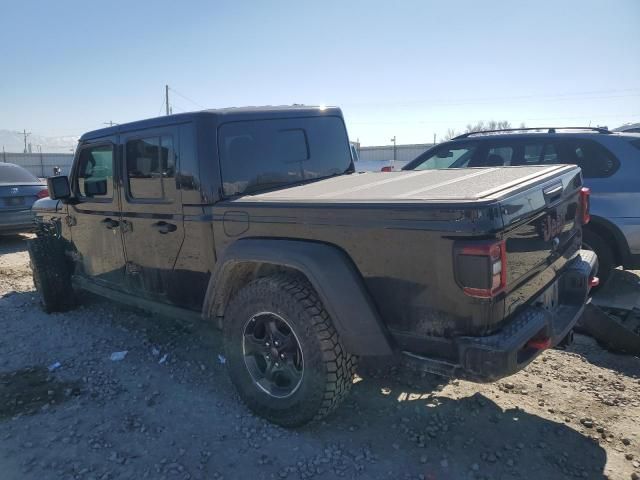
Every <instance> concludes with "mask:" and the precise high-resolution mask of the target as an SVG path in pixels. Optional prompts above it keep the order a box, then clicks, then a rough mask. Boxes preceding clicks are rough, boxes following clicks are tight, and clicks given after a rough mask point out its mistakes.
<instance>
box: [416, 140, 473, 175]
mask: <svg viewBox="0 0 640 480" xmlns="http://www.w3.org/2000/svg"><path fill="white" fill-rule="evenodd" d="M477 147H478V144H477V143H465V144H462V145H455V144H449V145H443V146H441V147H439V148H436V149H434V150H432V151H430V152H427V153H426V154H424V155H423V156H422V157H418V158H417V159H415V160H414V161H413V162H411V163H410V164H409V165H407V166H406V167H405V168H404V170H439V169H442V168H463V167H466V166H467V165H468V163H469V160H470V159H471V157H472V156H473V154H474V153H475V151H476V150H477Z"/></svg>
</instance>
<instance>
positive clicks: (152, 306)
mask: <svg viewBox="0 0 640 480" xmlns="http://www.w3.org/2000/svg"><path fill="white" fill-rule="evenodd" d="M71 283H72V285H73V287H74V288H76V289H79V290H86V291H87V292H91V293H94V294H96V295H98V296H100V297H105V298H107V299H109V300H113V301H114V302H117V303H123V304H125V305H129V306H130V307H135V308H140V309H141V310H146V311H148V312H153V313H157V314H158V315H163V316H166V317H171V318H180V319H184V320H191V321H201V320H202V316H201V315H200V312H194V311H193V310H187V309H185V308H181V307H176V306H175V305H169V304H166V303H159V302H154V301H153V300H148V299H146V298H142V297H137V296H135V295H131V294H129V293H125V292H121V291H120V290H115V289H113V288H111V287H107V286H105V285H102V284H100V283H97V282H94V281H91V280H89V279H87V278H85V277H81V276H79V275H74V276H73V277H71Z"/></svg>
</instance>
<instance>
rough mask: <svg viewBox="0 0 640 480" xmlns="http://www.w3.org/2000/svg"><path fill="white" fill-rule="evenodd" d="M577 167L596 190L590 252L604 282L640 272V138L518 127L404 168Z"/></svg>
mask: <svg viewBox="0 0 640 480" xmlns="http://www.w3.org/2000/svg"><path fill="white" fill-rule="evenodd" d="M555 163H570V164H577V165H578V166H580V167H581V168H582V176H583V179H584V185H585V186H586V187H588V188H590V189H591V221H590V222H589V224H587V225H585V227H584V228H583V232H584V233H583V244H584V246H585V248H589V249H591V250H595V252H596V253H597V255H598V261H599V263H600V269H599V272H598V276H599V277H600V279H601V280H602V281H603V282H604V281H605V280H606V279H607V278H608V277H609V275H610V273H611V269H612V268H613V267H616V266H618V265H622V266H623V267H624V268H627V269H636V268H640V134H638V133H627V132H612V131H609V130H607V129H606V128H590V127H588V128H544V129H540V128H538V129H513V130H508V131H505V130H501V131H485V132H475V133H466V134H464V135H460V136H458V137H456V138H454V139H452V140H450V141H448V142H444V143H441V144H440V145H436V146H435V147H433V148H431V149H429V150H427V151H426V152H425V153H423V154H422V155H420V156H418V157H417V158H416V159H415V160H412V161H411V162H409V163H408V164H407V165H406V166H405V167H404V169H403V170H427V169H438V168H468V167H495V166H516V165H544V164H555Z"/></svg>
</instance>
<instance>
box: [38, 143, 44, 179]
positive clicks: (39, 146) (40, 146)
mask: <svg viewBox="0 0 640 480" xmlns="http://www.w3.org/2000/svg"><path fill="white" fill-rule="evenodd" d="M38 151H39V152H40V171H41V172H42V175H41V177H42V178H44V159H43V158H42V145H38Z"/></svg>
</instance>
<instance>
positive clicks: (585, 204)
mask: <svg viewBox="0 0 640 480" xmlns="http://www.w3.org/2000/svg"><path fill="white" fill-rule="evenodd" d="M590 196H591V190H590V189H588V188H587V187H582V188H581V189H580V220H582V224H583V225H586V224H587V223H589V220H591V215H590V214H589V210H590V209H591V200H590Z"/></svg>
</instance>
